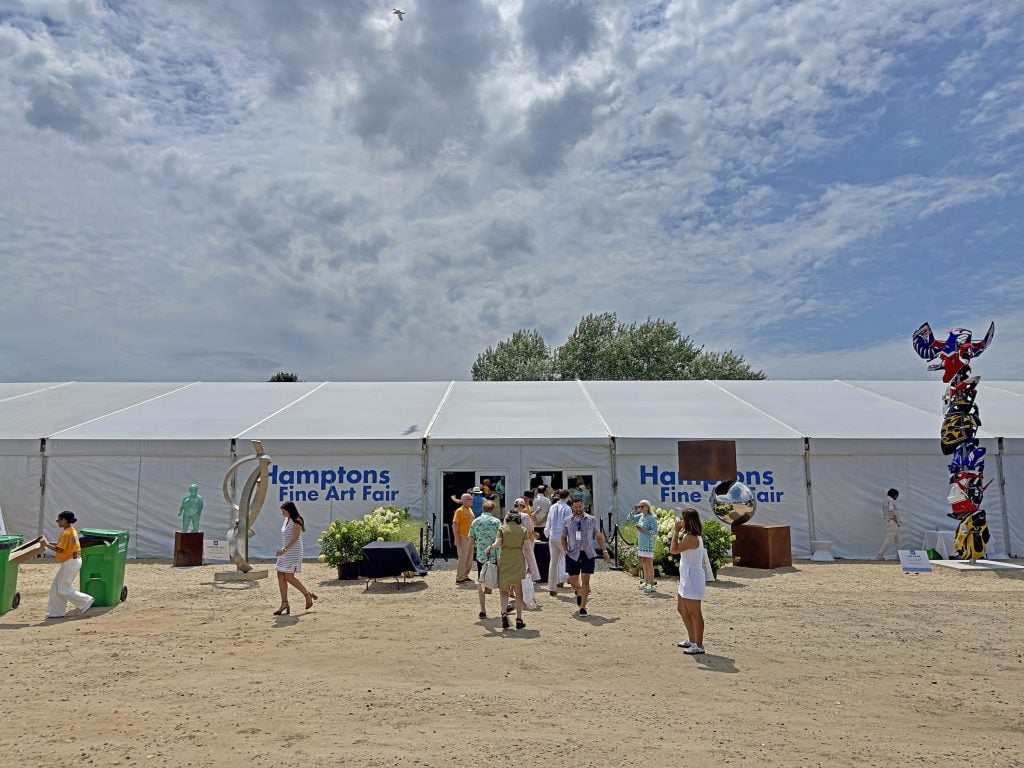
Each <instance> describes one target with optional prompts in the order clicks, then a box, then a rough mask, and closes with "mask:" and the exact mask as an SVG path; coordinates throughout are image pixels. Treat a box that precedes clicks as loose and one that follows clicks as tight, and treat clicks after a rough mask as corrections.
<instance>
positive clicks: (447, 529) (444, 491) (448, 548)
mask: <svg viewBox="0 0 1024 768" xmlns="http://www.w3.org/2000/svg"><path fill="white" fill-rule="evenodd" d="M474 485H476V473H475V472H473V471H469V472H444V473H443V474H442V476H441V509H442V510H444V511H443V512H442V514H441V546H440V554H441V557H443V558H444V559H445V560H447V559H448V558H449V557H455V556H456V552H455V538H454V537H453V535H452V516H453V515H454V514H455V510H456V509H457V508H458V507H459V506H460V504H461V502H460V501H459V499H460V498H461V497H462V494H464V493H465V492H466V491H468V490H470V489H471V488H472V487H473V486H474Z"/></svg>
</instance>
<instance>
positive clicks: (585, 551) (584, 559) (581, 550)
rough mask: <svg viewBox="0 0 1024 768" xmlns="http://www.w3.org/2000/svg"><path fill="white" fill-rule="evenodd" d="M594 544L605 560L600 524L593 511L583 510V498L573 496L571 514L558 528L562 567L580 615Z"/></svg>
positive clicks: (584, 604) (594, 556)
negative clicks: (563, 553) (563, 563)
mask: <svg viewBox="0 0 1024 768" xmlns="http://www.w3.org/2000/svg"><path fill="white" fill-rule="evenodd" d="M598 547H600V549H601V556H602V557H603V558H604V560H605V562H608V561H609V560H610V559H611V558H610V557H609V555H608V547H607V546H605V541H604V534H603V533H601V526H600V525H598V523H597V519H596V518H595V517H594V516H593V515H588V514H587V513H586V512H584V511H583V499H580V498H575V499H573V500H572V515H571V516H570V517H569V519H568V520H567V521H566V523H565V529H564V530H563V531H562V548H563V549H564V550H565V569H566V570H567V571H568V572H569V583H570V584H572V588H573V590H575V592H576V605H578V606H579V609H580V610H579V613H580V616H586V615H587V599H588V598H589V597H590V577H591V576H592V575H593V574H594V563H595V561H596V560H597V550H598Z"/></svg>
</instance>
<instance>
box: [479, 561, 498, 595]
mask: <svg viewBox="0 0 1024 768" xmlns="http://www.w3.org/2000/svg"><path fill="white" fill-rule="evenodd" d="M480 582H481V583H482V584H483V585H484V586H485V587H490V588H491V589H497V587H498V564H497V563H491V562H487V563H484V564H483V567H481V568H480Z"/></svg>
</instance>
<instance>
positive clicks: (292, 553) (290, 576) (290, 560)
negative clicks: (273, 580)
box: [274, 501, 319, 616]
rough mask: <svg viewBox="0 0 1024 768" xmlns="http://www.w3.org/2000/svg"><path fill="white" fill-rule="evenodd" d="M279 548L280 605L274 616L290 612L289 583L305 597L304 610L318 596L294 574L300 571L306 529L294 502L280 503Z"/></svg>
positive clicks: (278, 578)
mask: <svg viewBox="0 0 1024 768" xmlns="http://www.w3.org/2000/svg"><path fill="white" fill-rule="evenodd" d="M281 517H283V518H284V522H283V523H282V524H281V548H280V549H279V550H277V566H276V570H277V588H278V590H279V591H280V592H281V606H280V607H279V608H278V609H277V610H276V611H274V615H275V616H280V615H281V614H290V613H291V612H292V609H291V606H289V605H288V585H289V584H291V585H292V586H293V587H295V588H296V589H297V590H299V592H301V593H302V596H303V597H304V598H306V610H307V611H308V610H309V609H310V608H312V607H313V602H314V601H315V600H318V599H319V598H318V597H317V596H316V595H315V594H313V593H312V592H310V591H309V590H308V589H306V587H305V585H304V584H303V583H302V582H301V581H299V579H298V577H296V575H295V574H297V573H302V555H303V548H302V532H303V531H305V530H306V522H305V521H304V520H303V519H302V516H301V515H300V514H299V510H298V507H296V506H295V502H292V501H286V502H285V503H284V504H282V505H281Z"/></svg>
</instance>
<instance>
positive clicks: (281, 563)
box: [277, 517, 302, 573]
mask: <svg viewBox="0 0 1024 768" xmlns="http://www.w3.org/2000/svg"><path fill="white" fill-rule="evenodd" d="M300 530H301V529H300ZM294 532H295V521H294V520H292V519H291V518H290V517H286V518H285V520H284V525H282V526H281V548H282V549H283V548H284V547H287V546H288V542H289V541H291V540H292V536H293V535H294ZM277 570H278V572H280V573H302V534H301V533H299V538H298V539H297V540H296V541H295V545H294V546H293V547H292V548H291V549H289V550H287V551H286V552H285V553H284V554H283V555H281V556H280V557H278V558H277Z"/></svg>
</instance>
